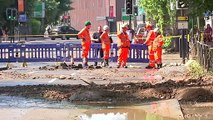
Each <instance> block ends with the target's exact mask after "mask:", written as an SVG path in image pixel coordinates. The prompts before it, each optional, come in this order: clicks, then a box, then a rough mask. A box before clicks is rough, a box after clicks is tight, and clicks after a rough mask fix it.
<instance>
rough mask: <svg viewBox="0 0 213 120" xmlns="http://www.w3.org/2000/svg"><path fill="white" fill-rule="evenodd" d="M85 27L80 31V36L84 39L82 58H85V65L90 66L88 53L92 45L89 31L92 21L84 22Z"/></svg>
mask: <svg viewBox="0 0 213 120" xmlns="http://www.w3.org/2000/svg"><path fill="white" fill-rule="evenodd" d="M84 25H85V27H84V28H83V29H82V30H81V31H80V32H79V33H78V38H80V39H82V42H81V45H82V55H81V56H82V59H83V66H84V67H87V66H88V54H89V50H90V45H91V37H90V33H89V29H90V28H91V22H90V21H86V22H85V23H84Z"/></svg>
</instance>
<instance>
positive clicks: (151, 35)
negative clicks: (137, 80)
mask: <svg viewBox="0 0 213 120" xmlns="http://www.w3.org/2000/svg"><path fill="white" fill-rule="evenodd" d="M155 38H156V33H155V32H154V30H151V31H149V33H148V35H147V38H146V41H145V42H144V44H147V45H148V51H149V66H150V67H155V57H154V51H153V49H152V48H153V41H154V39H155Z"/></svg>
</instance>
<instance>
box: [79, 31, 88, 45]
mask: <svg viewBox="0 0 213 120" xmlns="http://www.w3.org/2000/svg"><path fill="white" fill-rule="evenodd" d="M78 37H79V38H80V39H82V42H81V44H82V45H85V44H90V43H91V37H90V33H89V30H88V29H86V27H85V28H83V29H82V30H81V31H80V32H79V33H78Z"/></svg>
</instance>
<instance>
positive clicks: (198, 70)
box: [185, 60, 204, 78]
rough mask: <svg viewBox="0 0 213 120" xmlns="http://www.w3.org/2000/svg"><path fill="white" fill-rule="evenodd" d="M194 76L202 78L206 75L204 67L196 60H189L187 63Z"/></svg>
mask: <svg viewBox="0 0 213 120" xmlns="http://www.w3.org/2000/svg"><path fill="white" fill-rule="evenodd" d="M185 66H187V68H188V70H189V71H190V73H191V75H192V77H193V78H200V77H202V76H203V75H204V69H203V68H202V66H201V65H200V64H199V63H198V62H197V61H195V60H189V61H188V62H187V63H186V65H185Z"/></svg>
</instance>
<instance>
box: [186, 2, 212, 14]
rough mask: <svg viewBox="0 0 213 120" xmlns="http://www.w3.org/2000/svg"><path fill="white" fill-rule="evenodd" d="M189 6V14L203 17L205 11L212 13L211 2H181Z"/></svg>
mask: <svg viewBox="0 0 213 120" xmlns="http://www.w3.org/2000/svg"><path fill="white" fill-rule="evenodd" d="M183 1H184V2H185V3H188V4H189V14H190V15H192V16H203V13H204V12H206V11H208V10H209V11H213V0H183Z"/></svg>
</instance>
